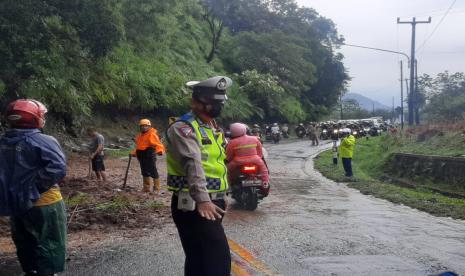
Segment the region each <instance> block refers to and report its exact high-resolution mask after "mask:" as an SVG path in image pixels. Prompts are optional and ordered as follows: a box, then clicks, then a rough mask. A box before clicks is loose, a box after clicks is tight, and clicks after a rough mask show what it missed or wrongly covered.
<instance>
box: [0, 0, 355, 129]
mask: <svg viewBox="0 0 465 276" xmlns="http://www.w3.org/2000/svg"><path fill="white" fill-rule="evenodd" d="M0 5H1V6H2V7H3V8H2V9H1V10H0V59H1V60H2V62H1V64H0V105H4V104H6V103H7V102H8V101H10V100H11V99H14V98H17V97H31V98H36V99H38V100H41V101H43V102H44V103H46V104H47V105H48V107H49V109H50V111H51V112H52V114H54V115H55V117H57V118H61V119H63V120H64V121H65V123H66V124H67V125H72V124H73V123H76V122H77V123H79V122H80V121H82V120H85V118H90V116H91V115H92V114H94V113H95V110H107V111H111V112H113V113H117V112H118V113H121V112H123V113H124V112H126V113H129V114H134V113H135V112H136V113H141V112H144V113H155V114H157V115H161V116H171V115H174V114H179V113H181V112H184V111H185V110H186V109H187V107H188V104H187V103H188V98H189V96H188V95H187V94H186V93H184V92H183V89H182V88H183V86H184V83H185V82H186V81H188V80H192V79H204V78H207V77H210V76H213V75H219V74H221V75H228V76H231V77H232V78H233V79H234V80H235V86H234V87H233V88H232V90H231V95H230V96H231V97H230V99H231V100H230V101H229V103H228V104H227V106H226V110H225V113H224V119H237V120H239V119H240V120H247V119H250V118H254V119H260V118H262V119H265V118H266V119H280V120H286V121H289V122H298V121H301V120H304V119H312V120H316V119H317V118H318V117H320V116H322V115H325V114H328V113H329V112H330V111H331V107H332V106H333V105H334V104H336V102H337V100H338V98H339V95H340V94H341V93H342V92H343V91H344V88H345V85H346V81H347V80H348V76H347V74H346V72H345V68H344V66H343V63H342V60H343V57H342V55H340V54H338V53H337V51H335V50H337V49H336V46H335V45H336V44H337V43H338V42H340V41H342V38H341V37H339V35H338V34H337V31H336V29H335V25H334V24H333V22H332V21H331V20H329V19H326V18H324V17H321V16H320V15H319V14H318V13H317V12H316V11H315V10H313V9H309V8H301V7H299V6H298V5H297V4H296V2H295V0H271V1H261V0H228V1H226V0H220V1H211V0H180V1H163V0H100V1H93V0H71V1H57V0H45V1H39V2H38V1H33V0H25V1H15V0H0Z"/></svg>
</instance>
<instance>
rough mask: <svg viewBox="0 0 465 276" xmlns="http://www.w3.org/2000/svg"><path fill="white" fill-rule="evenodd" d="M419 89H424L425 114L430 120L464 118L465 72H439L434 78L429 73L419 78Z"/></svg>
mask: <svg viewBox="0 0 465 276" xmlns="http://www.w3.org/2000/svg"><path fill="white" fill-rule="evenodd" d="M418 86H419V89H420V91H424V95H425V96H426V97H425V98H426V100H425V102H426V105H425V107H424V109H423V113H424V115H426V118H427V119H428V120H429V121H457V120H463V119H464V115H465V74H464V73H459V72H457V73H454V74H452V75H451V74H449V72H448V71H445V72H444V73H439V74H438V75H437V76H436V77H435V78H434V79H433V78H431V77H430V76H429V75H426V74H425V75H423V76H421V77H420V78H419V85H418Z"/></svg>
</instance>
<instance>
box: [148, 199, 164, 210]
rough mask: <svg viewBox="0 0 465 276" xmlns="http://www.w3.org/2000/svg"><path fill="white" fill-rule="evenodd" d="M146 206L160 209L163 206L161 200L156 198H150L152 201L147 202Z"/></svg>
mask: <svg viewBox="0 0 465 276" xmlns="http://www.w3.org/2000/svg"><path fill="white" fill-rule="evenodd" d="M147 206H148V207H149V208H150V209H160V208H163V207H165V205H164V204H163V202H160V201H157V200H152V201H149V202H147Z"/></svg>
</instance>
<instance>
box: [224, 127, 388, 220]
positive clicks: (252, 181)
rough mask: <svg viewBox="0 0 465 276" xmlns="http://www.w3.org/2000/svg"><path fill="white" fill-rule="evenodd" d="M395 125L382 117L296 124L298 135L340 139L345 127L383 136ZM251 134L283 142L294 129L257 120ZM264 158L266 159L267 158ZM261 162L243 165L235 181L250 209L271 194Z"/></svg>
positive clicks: (364, 134)
mask: <svg viewBox="0 0 465 276" xmlns="http://www.w3.org/2000/svg"><path fill="white" fill-rule="evenodd" d="M390 127H391V126H390V125H389V123H387V122H384V121H382V120H381V119H380V118H370V119H363V120H344V121H328V122H320V123H310V124H308V125H307V126H304V125H303V124H299V125H297V126H295V128H294V132H295V135H296V136H297V137H298V138H301V139H304V138H306V137H309V139H315V137H318V138H319V139H322V140H329V139H330V140H333V142H334V141H337V140H339V139H340V138H341V137H342V135H343V133H342V132H343V131H342V130H343V129H347V128H349V129H351V131H352V135H354V136H355V137H356V138H361V137H369V136H379V135H381V134H382V133H383V132H386V131H387V130H388V129H389V128H390ZM247 131H248V135H253V136H257V137H259V139H260V140H261V141H269V142H273V143H279V141H280V140H281V138H285V139H286V138H289V135H290V133H289V132H290V131H289V126H288V125H287V124H283V125H282V126H279V124H278V123H274V124H272V125H264V127H263V128H261V127H260V126H259V125H258V124H254V125H253V127H252V128H248V130H247ZM263 162H265V165H266V161H265V158H263ZM260 173H261V172H260V170H259V169H258V166H257V164H253V163H250V164H249V163H247V164H243V165H241V167H240V173H239V176H238V177H236V178H234V181H231V183H230V184H231V194H232V197H233V198H234V199H235V200H236V202H237V203H238V204H239V205H240V206H241V207H242V208H244V209H246V210H251V211H252V210H255V209H256V208H257V206H258V203H259V201H260V200H262V199H263V198H265V197H267V196H268V194H269V191H270V184H269V183H267V182H264V181H262V175H261V174H260Z"/></svg>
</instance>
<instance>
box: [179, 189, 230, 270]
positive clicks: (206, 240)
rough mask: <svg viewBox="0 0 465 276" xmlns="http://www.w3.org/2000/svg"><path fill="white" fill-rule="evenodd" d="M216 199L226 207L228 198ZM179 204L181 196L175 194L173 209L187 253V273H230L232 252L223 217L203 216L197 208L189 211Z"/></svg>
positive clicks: (216, 202)
mask: <svg viewBox="0 0 465 276" xmlns="http://www.w3.org/2000/svg"><path fill="white" fill-rule="evenodd" d="M213 203H214V204H216V205H217V206H219V207H220V208H222V209H224V208H225V202H224V200H215V201H213ZM177 205H178V197H177V196H176V195H173V198H172V200H171V212H172V215H173V220H174V223H175V224H176V227H177V228H178V232H179V237H180V239H181V243H182V247H183V249H184V254H185V255H186V259H185V263H184V275H186V276H194V275H199V276H229V275H230V274H231V253H230V252H229V245H228V241H227V239H226V235H225V233H224V229H223V226H222V224H221V221H222V220H218V219H217V220H215V221H210V220H207V219H205V218H202V217H201V216H200V214H199V213H198V212H197V210H195V211H186V212H185V211H181V210H178V208H177Z"/></svg>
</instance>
